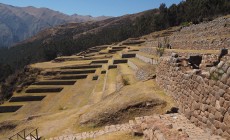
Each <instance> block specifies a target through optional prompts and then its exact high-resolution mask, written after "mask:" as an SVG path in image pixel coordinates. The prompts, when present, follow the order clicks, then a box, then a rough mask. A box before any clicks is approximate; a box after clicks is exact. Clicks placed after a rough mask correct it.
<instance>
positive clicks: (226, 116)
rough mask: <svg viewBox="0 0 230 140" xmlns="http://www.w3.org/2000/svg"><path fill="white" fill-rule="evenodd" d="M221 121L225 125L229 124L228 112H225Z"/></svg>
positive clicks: (229, 116)
mask: <svg viewBox="0 0 230 140" xmlns="http://www.w3.org/2000/svg"><path fill="white" fill-rule="evenodd" d="M223 122H224V123H225V124H226V125H229V124H230V115H229V113H226V114H225V115H224V120H223Z"/></svg>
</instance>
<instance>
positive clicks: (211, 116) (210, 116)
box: [209, 113, 215, 123]
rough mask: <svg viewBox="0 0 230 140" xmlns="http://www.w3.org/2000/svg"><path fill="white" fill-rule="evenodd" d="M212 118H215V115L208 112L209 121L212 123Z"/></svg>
mask: <svg viewBox="0 0 230 140" xmlns="http://www.w3.org/2000/svg"><path fill="white" fill-rule="evenodd" d="M214 120H215V116H214V115H213V114H212V113H210V114H209V121H210V122H211V123H213V122H214Z"/></svg>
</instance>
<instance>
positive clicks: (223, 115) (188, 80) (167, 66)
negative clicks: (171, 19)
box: [156, 57, 230, 138]
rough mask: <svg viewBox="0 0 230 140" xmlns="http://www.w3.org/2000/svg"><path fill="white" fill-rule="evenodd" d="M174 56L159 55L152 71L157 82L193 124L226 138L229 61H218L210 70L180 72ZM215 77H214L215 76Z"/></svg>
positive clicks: (229, 129)
mask: <svg viewBox="0 0 230 140" xmlns="http://www.w3.org/2000/svg"><path fill="white" fill-rule="evenodd" d="M179 61H180V60H179V58H176V57H163V58H161V59H160V60H159V65H158V68H157V70H156V74H157V79H156V80H157V82H158V84H159V85H160V86H161V87H162V88H164V90H165V91H166V93H167V94H169V95H171V96H172V97H173V98H174V99H175V100H176V102H177V103H178V104H179V111H180V112H182V113H184V114H185V116H186V117H187V118H188V119H190V120H191V121H192V122H193V123H195V124H196V125H197V126H199V127H202V128H204V129H207V128H209V129H211V132H212V133H214V134H218V135H221V136H225V137H228V138H230V87H229V86H230V77H229V76H230V63H229V62H227V61H226V62H223V61H222V62H221V63H219V65H218V66H217V67H212V68H211V69H210V72H206V73H208V74H206V75H205V76H206V77H205V76H204V75H203V76H202V74H203V73H204V72H202V71H201V72H199V73H201V74H196V71H197V70H192V72H188V71H185V70H184V71H183V68H182V67H181V66H180V64H179V63H178V62H179ZM215 76H216V77H215Z"/></svg>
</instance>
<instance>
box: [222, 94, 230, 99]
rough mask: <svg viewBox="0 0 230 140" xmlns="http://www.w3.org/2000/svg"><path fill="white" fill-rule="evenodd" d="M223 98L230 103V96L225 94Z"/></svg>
mask: <svg viewBox="0 0 230 140" xmlns="http://www.w3.org/2000/svg"><path fill="white" fill-rule="evenodd" d="M223 97H224V99H225V100H227V101H230V94H228V93H225V94H224V95H223Z"/></svg>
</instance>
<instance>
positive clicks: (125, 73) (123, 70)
mask: <svg viewBox="0 0 230 140" xmlns="http://www.w3.org/2000/svg"><path fill="white" fill-rule="evenodd" d="M118 70H119V73H120V74H121V76H122V78H123V80H124V81H126V82H128V83H127V84H133V83H135V82H137V79H136V78H135V76H134V75H135V73H134V71H133V70H132V69H131V68H130V67H129V66H128V64H120V65H118Z"/></svg>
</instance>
